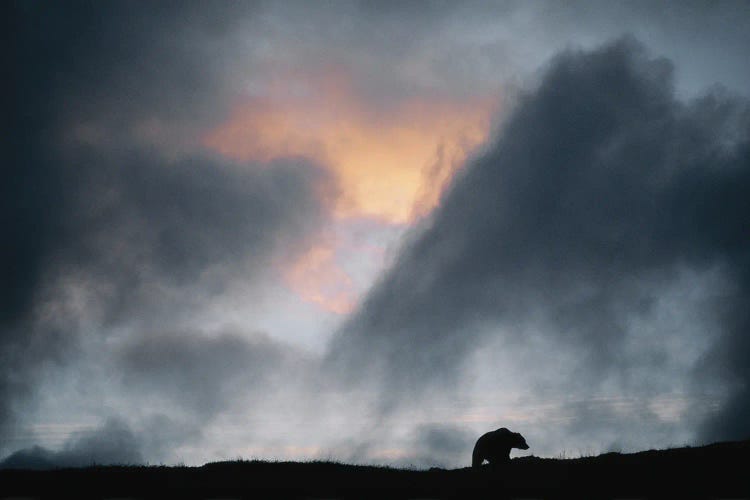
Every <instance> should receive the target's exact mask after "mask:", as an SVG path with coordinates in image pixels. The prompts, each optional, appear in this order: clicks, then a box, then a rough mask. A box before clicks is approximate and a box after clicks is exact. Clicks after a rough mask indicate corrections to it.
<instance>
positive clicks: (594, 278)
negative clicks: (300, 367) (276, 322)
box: [328, 39, 750, 438]
mask: <svg viewBox="0 0 750 500" xmlns="http://www.w3.org/2000/svg"><path fill="white" fill-rule="evenodd" d="M672 73H673V68H672V65H671V64H670V62H669V61H668V60H666V59H654V58H651V57H650V56H649V55H648V54H647V53H646V51H645V49H644V48H643V47H642V46H640V45H639V44H638V43H636V42H634V41H633V40H632V39H623V40H619V41H617V42H615V43H611V44H608V45H605V46H603V47H601V48H598V49H596V50H592V51H578V50H568V51H566V52H563V53H561V54H560V55H558V56H557V57H556V58H554V59H553V61H552V63H551V64H550V65H549V66H548V67H547V69H546V71H545V72H544V74H543V76H542V78H541V80H540V82H539V84H538V86H537V87H536V88H535V89H534V90H533V91H530V92H528V93H527V94H526V95H524V96H522V97H521V98H520V99H519V102H518V104H517V107H516V109H515V111H514V112H513V114H512V115H511V116H510V117H509V118H508V120H507V122H506V124H505V125H504V128H503V130H502V132H501V133H500V135H499V137H498V138H497V139H496V140H495V141H494V142H493V143H491V144H490V145H489V146H488V147H487V150H486V152H485V153H484V154H482V155H480V156H479V157H477V158H475V159H473V160H471V161H470V162H469V164H467V166H466V167H465V168H464V170H463V171H462V172H461V173H460V174H459V175H458V176H457V177H456V178H455V179H454V181H453V184H452V186H451V187H450V188H449V190H448V192H447V193H446V194H445V196H444V197H443V199H442V202H441V205H440V206H439V207H438V209H437V210H436V211H435V212H434V213H433V214H432V216H431V217H430V218H429V220H427V221H425V222H424V224H422V225H421V227H419V228H418V229H416V230H415V231H414V232H413V234H412V236H411V239H410V241H409V242H408V243H407V244H406V245H405V248H404V249H403V250H402V252H401V253H400V255H399V257H398V258H397V260H396V262H395V264H394V265H393V266H392V268H391V269H390V270H389V271H388V272H387V273H386V274H385V275H384V276H383V277H382V278H381V280H380V281H379V282H378V283H377V284H376V286H375V287H374V288H373V289H372V290H371V291H370V293H369V294H368V296H367V297H366V298H365V300H364V301H363V303H362V306H361V307H360V309H359V310H358V311H356V312H355V313H354V314H353V315H352V316H351V318H350V319H349V320H348V321H347V323H346V324H345V325H344V326H343V327H342V328H341V330H340V331H339V333H338V335H337V336H336V338H335V339H334V341H333V342H332V344H331V348H330V352H329V356H328V361H329V363H330V366H331V367H332V370H333V373H338V374H340V376H341V377H342V378H346V379H348V380H352V379H354V380H358V381H359V382H360V383H362V384H369V383H371V382H374V383H375V384H376V386H377V387H379V388H380V390H381V396H382V398H381V407H382V408H383V409H388V408H392V407H394V406H396V405H403V404H420V403H419V402H421V401H424V399H425V398H429V397H431V396H433V395H435V394H443V397H445V395H447V394H451V393H454V392H455V391H457V390H460V388H461V385H462V384H463V383H467V381H466V380H465V379H462V376H463V375H464V374H465V373H466V372H467V370H468V369H469V368H472V367H471V365H470V362H471V360H472V359H474V358H473V356H474V353H475V352H477V350H481V349H483V348H486V347H488V346H489V345H490V344H492V343H493V342H494V343H495V344H497V343H500V344H502V346H503V348H504V349H505V350H506V351H510V352H515V353H516V354H515V356H516V357H517V360H520V359H522V360H523V361H524V363H525V364H521V363H519V365H520V366H518V365H514V366H517V368H518V369H519V370H522V369H523V368H524V367H530V366H533V367H535V368H534V370H527V371H526V372H516V373H515V375H514V376H515V377H516V380H526V382H527V385H528V386H529V389H530V390H534V391H537V392H536V393H537V394H539V395H542V394H544V393H545V391H546V392H555V390H557V392H558V394H559V393H560V392H559V391H561V390H562V391H563V393H565V391H566V390H570V391H575V392H577V393H579V394H580V393H583V394H595V393H597V391H600V390H604V389H606V388H607V387H608V386H611V385H612V384H615V385H616V386H617V387H619V388H620V389H621V390H622V391H624V392H625V393H628V392H631V393H634V394H640V395H649V394H650V395H653V394H652V393H653V392H658V391H659V390H668V389H666V388H665V387H664V386H659V385H658V384H659V383H661V382H656V383H655V385H653V384H651V383H649V382H648V381H645V383H642V384H637V383H635V382H634V381H635V379H638V377H639V376H640V375H642V374H645V373H649V374H656V379H657V380H660V381H663V379H662V378H661V377H664V376H665V372H664V370H668V369H670V368H671V367H674V366H677V365H679V366H680V367H681V369H683V371H682V372H680V371H675V372H674V373H670V374H669V375H666V378H667V379H670V380H671V381H672V382H671V383H673V384H675V383H679V382H678V380H679V378H678V377H677V374H679V373H683V374H684V372H685V369H687V370H688V372H689V373H688V375H690V376H692V377H694V379H695V381H696V382H695V383H696V386H700V390H703V391H706V390H708V391H711V390H717V389H724V388H727V387H729V388H730V389H729V391H730V393H731V395H730V396H729V398H730V399H729V402H728V406H726V407H725V410H724V412H721V413H720V414H718V415H716V416H715V417H716V420H712V422H715V423H716V424H717V425H718V426H719V428H722V429H732V433H731V435H730V434H724V435H723V437H725V438H726V437H734V438H740V437H744V434H747V433H748V432H750V429H748V428H747V426H746V422H748V421H750V419H748V418H747V401H746V398H745V397H744V395H743V394H744V393H743V391H745V390H744V389H743V387H746V386H747V383H748V381H750V377H748V375H749V373H748V371H747V368H746V367H747V366H748V363H747V362H746V361H747V356H748V352H750V350H749V349H748V348H747V347H748V346H747V342H746V339H747V335H746V331H747V326H748V313H747V311H748V310H750V309H748V308H747V307H746V306H747V300H748V297H750V288H748V285H749V284H750V282H748V276H749V275H750V274H749V273H748V271H750V261H749V260H748V257H747V248H748V243H750V241H748V239H749V238H750V236H748V235H750V231H748V227H747V221H748V220H750V205H749V204H748V201H747V196H746V195H745V193H747V191H748V188H750V144H749V143H748V139H747V138H748V137H750V134H749V133H748V132H750V106H749V105H748V103H747V101H745V100H744V99H741V98H738V97H733V96H731V95H728V93H726V92H724V91H722V90H720V89H716V90H714V91H712V92H709V93H707V94H705V95H704V96H703V97H701V98H698V99H695V100H692V101H688V102H685V101H681V100H678V99H677V98H676V97H675V93H674V86H673V83H672V81H673V77H672ZM690 273H693V275H694V276H696V278H695V279H694V280H693V281H692V282H689V284H690V285H691V286H693V287H697V289H699V290H703V292H704V293H703V295H702V298H701V299H695V300H696V303H695V304H689V305H688V304H667V305H664V304H662V305H659V306H657V304H659V301H660V297H661V294H663V293H664V294H666V292H667V290H669V289H670V287H674V285H675V284H676V283H680V282H681V281H680V280H681V279H684V276H685V275H686V274H690ZM717 275H718V276H719V277H720V279H716V280H713V281H712V280H711V279H709V278H710V276H717ZM693 306H696V307H700V308H701V309H700V311H701V312H702V313H703V315H702V320H703V321H706V322H707V323H708V329H707V330H705V331H696V330H695V329H694V328H690V325H687V327H686V328H685V330H684V331H683V332H660V331H654V332H653V335H654V337H651V338H648V339H643V338H641V337H639V333H638V332H639V330H637V329H634V327H633V325H635V324H637V323H638V322H642V323H646V324H648V323H649V321H653V322H656V316H657V315H658V314H661V313H663V312H664V308H670V309H669V311H668V312H669V313H670V314H671V316H672V317H685V315H689V314H690V312H689V311H688V309H690V307H693ZM654 324H657V323H654ZM643 331H645V330H643ZM717 331H718V332H721V333H720V334H719V335H715V334H714V332H717ZM662 333H663V334H664V335H662ZM667 333H669V335H667ZM636 338H640V339H641V340H640V341H639V342H633V340H634V339H636ZM672 341H674V342H675V343H676V345H670V342H672ZM702 343H707V344H708V345H709V346H710V347H708V348H707V351H706V352H703V353H702V354H701V353H698V354H697V355H696V356H697V357H698V358H701V359H703V358H705V357H706V356H709V355H708V351H712V350H715V351H718V353H717V354H715V355H713V358H712V361H710V362H709V364H710V366H711V367H712V369H714V370H718V371H720V372H722V374H721V376H719V377H718V378H714V377H712V376H711V375H708V374H707V373H705V372H702V371H700V370H699V362H698V360H697V359H694V358H689V357H688V356H687V352H688V351H689V347H690V346H691V345H693V344H697V345H701V344H702ZM512 356H513V355H509V356H506V358H512ZM709 357H710V356H709ZM517 360H516V361H517ZM561 360H562V361H563V365H562V369H563V371H562V372H558V373H553V372H552V370H553V369H552V368H545V366H550V367H553V366H559V363H560V361H561ZM686 360H690V361H686ZM509 362H511V363H512V362H513V360H512V359H511V360H510V361H509ZM688 362H689V363H692V364H691V366H689V367H688V368H685V367H684V366H682V365H681V364H680V363H683V364H684V363H688ZM473 368H474V369H477V370H480V371H481V369H482V367H473ZM484 369H485V370H497V369H498V367H497V365H495V366H494V367H491V366H486V367H484ZM691 369H692V372H690V370H691ZM540 374H541V375H544V377H546V378H541V379H540V376H541V375H540ZM639 374H640V375H639ZM638 380H641V379H638ZM642 382H643V381H642ZM712 383H718V384H719V387H718V388H717V387H713V386H712V385H711V384H712ZM535 384H536V388H534V386H535ZM540 384H541V385H540ZM666 384H667V385H668V384H669V382H667V383H666ZM696 390H697V389H696ZM745 392H746V391H745ZM745 395H746V394H745ZM407 402H410V403H407ZM732 408H737V410H738V411H734V412H732V410H731V409H732ZM729 412H731V413H729ZM740 417H742V418H740ZM743 422H744V423H743ZM706 436H718V434H716V433H709V434H706Z"/></svg>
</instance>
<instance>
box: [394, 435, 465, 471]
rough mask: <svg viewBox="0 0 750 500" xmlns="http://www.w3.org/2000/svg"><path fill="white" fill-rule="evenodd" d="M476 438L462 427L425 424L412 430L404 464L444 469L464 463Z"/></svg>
mask: <svg viewBox="0 0 750 500" xmlns="http://www.w3.org/2000/svg"><path fill="white" fill-rule="evenodd" d="M475 440H476V436H474V435H473V434H472V433H471V432H469V431H467V430H466V429H465V428H463V427H458V426H451V425H437V424H429V425H427V424H425V425H420V426H418V427H416V428H415V430H414V438H413V442H412V448H411V450H410V452H411V453H412V455H411V456H410V457H407V458H405V459H404V462H407V463H410V464H412V465H416V466H419V467H436V466H440V467H446V466H453V465H455V464H462V463H465V462H466V458H467V457H469V456H471V450H472V448H473V446H474V441H475Z"/></svg>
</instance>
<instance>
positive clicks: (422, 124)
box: [203, 69, 498, 314]
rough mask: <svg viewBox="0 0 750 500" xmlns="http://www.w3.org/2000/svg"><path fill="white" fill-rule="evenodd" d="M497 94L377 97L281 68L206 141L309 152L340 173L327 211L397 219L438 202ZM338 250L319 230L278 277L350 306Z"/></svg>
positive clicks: (405, 220) (252, 149) (229, 147)
mask: <svg viewBox="0 0 750 500" xmlns="http://www.w3.org/2000/svg"><path fill="white" fill-rule="evenodd" d="M497 102H498V99H497V97H496V96H493V97H492V98H489V97H477V98H471V99H470V98H467V99H462V100H459V99H456V98H448V97H440V96H427V97H424V96H421V97H418V96H414V97H411V98H408V99H406V98H401V99H399V100H393V99H382V98H381V100H380V101H378V100H377V99H366V98H365V97H364V96H363V95H362V93H361V92H357V91H356V90H355V88H354V85H353V84H352V81H351V78H349V76H348V75H346V74H345V73H343V72H342V71H338V70H336V69H332V70H329V71H327V72H325V73H319V74H312V75H311V74H305V75H287V76H285V77H284V78H281V79H277V80H275V81H273V82H271V83H270V84H268V85H265V86H263V87H262V88H260V89H256V92H253V93H251V95H250V96H248V97H247V99H246V100H245V101H244V102H242V103H241V104H240V105H238V106H237V107H236V109H234V111H233V112H232V113H231V114H230V116H229V119H228V120H227V121H226V122H225V123H223V124H221V125H219V126H218V127H217V128H216V129H214V130H211V131H210V132H209V133H208V134H206V135H205V136H204V138H203V143H204V145H206V146H207V147H209V148H211V149H213V150H215V151H218V152H219V153H221V154H222V155H224V156H227V157H229V158H233V159H236V160H241V161H252V160H254V161H268V160H271V159H273V158H278V157H283V156H303V157H307V158H310V159H313V160H315V161H316V162H317V163H319V164H320V165H322V166H323V167H324V168H329V169H330V170H331V172H332V173H333V174H334V176H335V177H336V178H337V180H338V187H339V192H338V196H337V197H336V198H335V202H332V206H330V210H331V211H332V213H333V215H335V216H336V217H337V218H338V219H339V220H342V219H350V218H358V217H366V218H371V219H375V220H377V221H379V222H381V223H384V224H395V225H404V224H410V223H411V222H413V221H414V220H416V219H418V218H419V217H421V216H423V215H425V214H427V213H429V212H430V211H431V210H432V209H433V208H434V207H435V206H436V205H437V203H438V201H439V197H440V193H441V192H442V190H443V188H444V186H445V185H446V182H447V181H448V180H449V179H450V177H451V176H452V174H453V173H454V172H455V171H456V169H457V168H458V167H459V166H460V165H461V164H462V163H463V161H464V160H465V159H466V156H467V154H468V153H469V152H470V151H471V150H472V149H473V148H474V147H476V146H477V145H479V144H480V143H481V142H482V141H483V140H484V139H485V137H486V136H487V134H488V132H489V127H490V118H491V115H492V114H493V112H494V111H495V109H496V107H497ZM341 250H342V249H341V248H337V244H336V242H335V240H334V239H333V238H320V240H319V241H317V242H316V243H315V244H314V245H313V246H311V248H310V249H309V250H308V251H307V252H306V253H303V254H302V255H301V256H300V257H298V258H297V260H296V261H295V262H292V263H283V264H282V265H280V271H281V273H282V277H283V279H284V282H285V283H286V285H287V286H288V287H289V288H290V289H291V290H293V291H294V292H295V293H297V294H298V295H299V296H300V297H302V298H303V299H304V300H306V301H308V302H312V303H315V304H317V305H318V306H319V307H321V308H322V309H324V310H327V311H329V312H334V313H337V314H345V313H348V312H350V311H351V310H352V309H353V308H354V306H355V303H356V298H357V296H356V295H357V294H356V293H355V291H354V287H353V285H352V281H351V279H350V277H349V276H348V275H347V274H346V272H345V271H344V270H343V269H342V267H341V266H340V263H339V262H337V258H336V252H337V251H341ZM343 251H345V252H346V251H349V252H350V253H351V252H353V251H354V250H352V249H348V250H347V249H343Z"/></svg>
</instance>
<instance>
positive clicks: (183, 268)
mask: <svg viewBox="0 0 750 500" xmlns="http://www.w3.org/2000/svg"><path fill="white" fill-rule="evenodd" d="M40 7H41V6H38V5H36V4H14V5H13V6H12V7H11V8H10V9H9V10H10V12H9V16H10V17H11V19H13V23H14V25H15V26H16V30H15V31H14V35H13V36H14V44H13V45H12V48H11V50H12V55H13V56H14V61H15V63H16V68H17V75H16V79H15V80H14V83H15V84H16V85H17V90H18V94H17V97H16V98H15V101H14V107H13V110H12V111H13V115H12V116H13V120H14V128H13V131H12V134H11V136H10V137H9V144H10V148H9V150H7V151H5V152H4V154H8V156H7V157H6V158H5V159H4V161H3V165H4V170H3V178H4V182H3V183H2V185H1V186H0V190H1V191H0V217H2V219H0V221H1V222H2V228H3V242H4V244H3V245H2V246H1V248H0V269H1V270H0V274H1V275H2V285H0V301H2V302H3V304H4V307H3V308H2V311H0V435H8V434H10V433H14V432H16V431H17V430H18V427H17V426H18V425H20V421H19V419H17V416H18V415H19V414H23V413H24V412H26V411H29V407H30V404H31V403H32V402H33V399H34V394H35V393H36V391H37V390H38V382H39V380H40V379H42V378H44V376H45V375H50V374H52V373H55V370H59V369H60V368H62V367H64V366H70V364H71V363H73V362H75V361H80V358H81V356H82V355H83V354H82V353H83V351H87V353H88V354H89V355H92V351H95V350H96V349H97V348H104V347H102V344H100V343H99V340H102V339H103V338H104V337H108V336H110V335H115V336H116V333H117V332H120V334H122V332H128V331H130V330H131V329H132V330H134V331H143V330H149V329H150V330H158V331H161V330H162V329H164V328H163V323H165V322H169V323H172V324H171V325H170V327H171V328H172V329H175V330H179V329H181V328H182V327H183V326H184V325H183V323H189V322H190V321H192V320H193V319H194V315H195V314H194V311H195V310H196V309H198V308H199V306H201V305H202V304H205V303H206V302H207V301H209V299H210V298H212V297H215V296H217V295H220V294H221V293H222V292H224V291H225V290H226V289H228V288H230V287H231V286H232V285H233V284H234V283H236V282H238V281H241V282H242V283H243V284H246V285H245V286H246V287H250V286H253V285H255V286H257V285H259V284H260V283H261V282H262V281H263V280H264V279H265V278H266V277H267V270H268V269H270V268H272V265H271V264H272V262H273V261H274V259H283V258H285V257H289V258H291V257H293V256H294V255H295V252H298V251H300V252H301V251H303V250H304V248H303V247H304V246H305V241H306V240H307V238H309V236H310V234H312V233H313V232H314V231H315V230H316V229H317V228H318V227H319V226H320V224H322V223H323V221H324V220H325V217H326V215H325V209H324V206H325V204H326V203H327V200H328V198H329V197H332V196H335V188H334V187H333V184H332V182H331V180H330V178H329V176H328V175H327V174H326V173H325V171H324V170H323V169H322V168H321V167H320V166H319V165H315V164H313V163H311V162H309V161H307V160H304V159H300V158H293V159H289V158H287V159H275V160H273V161H267V162H263V163H260V162H233V161H227V160H225V159H220V158H218V157H216V155H212V154H210V153H208V152H205V151H202V149H201V147H200V146H198V145H196V144H197V143H196V144H193V143H192V142H191V141H193V139H194V138H195V136H196V134H197V131H203V130H204V129H205V128H207V127H209V126H211V125H212V124H214V123H215V120H220V119H221V118H222V117H223V115H222V110H223V109H226V107H225V105H226V103H227V102H229V101H231V95H232V93H233V92H234V91H233V90H232V89H233V88H234V87H233V85H234V83H229V80H228V79H227V75H226V71H225V70H226V67H225V63H226V61H227V58H231V56H232V54H231V53H230V52H226V51H222V50H220V47H219V46H220V45H221V44H220V41H222V40H224V38H223V37H224V36H225V35H224V33H225V31H224V30H225V28H226V29H228V30H229V27H230V25H232V23H233V20H234V19H235V17H234V16H231V15H228V12H227V11H225V10H224V9H222V8H217V10H212V11H211V12H206V13H205V14H206V15H203V14H204V12H203V11H202V10H201V9H198V8H196V7H193V6H185V7H184V8H181V9H177V10H175V9H172V8H171V7H169V6H163V7H160V8H157V9H156V10H152V9H148V12H147V11H145V10H142V9H132V8H131V7H130V6H128V5H127V4H117V3H115V4H110V5H108V6H98V7H97V6H94V5H91V4H88V3H79V4H73V5H70V6H66V8H64V9H59V8H57V7H55V6H45V8H40ZM248 8H249V7H248ZM229 31H230V32H234V31H232V30H229ZM167 33H168V35H167ZM162 133H164V134H167V136H160V134H162ZM157 325H158V326H157ZM113 332H115V333H113ZM93 356H94V359H96V358H100V357H101V356H102V354H101V352H98V353H94V354H93Z"/></svg>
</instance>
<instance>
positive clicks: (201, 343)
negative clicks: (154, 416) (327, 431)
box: [118, 332, 309, 418]
mask: <svg viewBox="0 0 750 500" xmlns="http://www.w3.org/2000/svg"><path fill="white" fill-rule="evenodd" d="M118 357H119V359H118V363H119V366H120V367H121V372H122V373H123V382H124V383H125V384H126V386H128V387H129V389H130V390H133V391H134V392H135V393H136V394H139V395H140V396H155V397H157V398H159V399H166V400H167V401H170V402H175V403H177V404H178V405H180V406H182V407H183V408H185V409H186V410H188V412H189V414H190V415H193V416H198V415H199V416H201V417H202V418H208V417H211V416H212V415H214V414H216V413H217V412H219V411H221V410H223V409H225V408H226V407H227V406H228V405H230V404H231V403H232V402H234V401H236V400H239V399H241V398H244V397H246V396H247V395H248V394H253V393H254V394H255V395H256V396H257V395H258V393H261V394H260V395H270V394H273V393H274V392H275V391H276V390H277V389H278V387H279V385H280V383H282V382H283V384H284V386H285V387H287V389H288V388H289V387H291V386H292V385H293V384H294V381H295V380H296V378H299V377H300V374H301V373H307V368H308V364H309V360H307V359H306V358H305V357H304V356H303V355H301V353H297V352H296V351H295V350H294V349H293V348H291V347H290V346H285V345H282V344H279V343H277V342H274V341H273V340H271V339H270V338H268V337H266V336H263V335H260V334H256V335H254V336H248V335H240V334H236V333H223V334H219V335H215V336H206V335H203V334H199V333H191V332H182V333H164V334H151V335H147V336H143V338H140V339H131V340H129V341H128V342H126V345H124V346H123V347H122V349H121V350H120V352H119V354H118ZM280 377H283V379H282V378H280Z"/></svg>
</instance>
